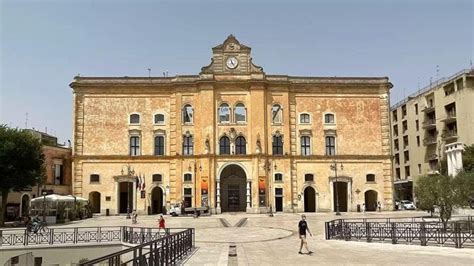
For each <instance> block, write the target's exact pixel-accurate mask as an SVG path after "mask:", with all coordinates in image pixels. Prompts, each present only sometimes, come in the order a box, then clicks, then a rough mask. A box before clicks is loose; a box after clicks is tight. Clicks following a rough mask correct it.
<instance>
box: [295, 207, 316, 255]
mask: <svg viewBox="0 0 474 266" xmlns="http://www.w3.org/2000/svg"><path fill="white" fill-rule="evenodd" d="M298 231H299V235H300V239H301V244H300V251H299V252H298V253H299V254H303V252H302V249H303V246H304V247H305V248H306V251H308V255H309V254H312V253H313V252H312V251H310V250H309V249H308V242H307V241H306V231H308V233H309V235H310V236H313V234H311V231H309V228H308V223H307V222H306V215H304V214H303V215H301V221H300V222H299V223H298Z"/></svg>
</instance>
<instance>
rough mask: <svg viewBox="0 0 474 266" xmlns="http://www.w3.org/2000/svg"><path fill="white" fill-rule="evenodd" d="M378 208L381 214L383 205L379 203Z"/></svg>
mask: <svg viewBox="0 0 474 266" xmlns="http://www.w3.org/2000/svg"><path fill="white" fill-rule="evenodd" d="M377 208H378V209H379V212H381V211H382V204H381V203H380V201H379V202H377Z"/></svg>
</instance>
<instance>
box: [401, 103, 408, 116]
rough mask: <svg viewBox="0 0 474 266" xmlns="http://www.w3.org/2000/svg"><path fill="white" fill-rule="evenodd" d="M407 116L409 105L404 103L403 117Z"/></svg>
mask: <svg viewBox="0 0 474 266" xmlns="http://www.w3.org/2000/svg"><path fill="white" fill-rule="evenodd" d="M405 116H407V106H406V105H404V106H402V118H405Z"/></svg>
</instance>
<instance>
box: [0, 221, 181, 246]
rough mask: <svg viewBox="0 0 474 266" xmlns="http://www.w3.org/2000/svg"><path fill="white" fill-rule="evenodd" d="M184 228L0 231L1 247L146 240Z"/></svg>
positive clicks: (138, 242)
mask: <svg viewBox="0 0 474 266" xmlns="http://www.w3.org/2000/svg"><path fill="white" fill-rule="evenodd" d="M183 230H186V229H185V228H166V229H165V230H161V232H159V229H158V228H146V227H130V226H120V227H119V226H101V227H71V228H67V227H62V228H61V227H59V228H51V227H49V228H47V229H46V230H44V231H42V232H38V233H33V232H31V231H28V230H26V229H4V230H0V248H1V247H2V246H32V245H64V244H91V243H112V242H116V243H129V244H142V243H147V242H150V241H153V240H156V239H159V238H162V237H164V236H166V235H170V234H172V233H174V232H179V231H183Z"/></svg>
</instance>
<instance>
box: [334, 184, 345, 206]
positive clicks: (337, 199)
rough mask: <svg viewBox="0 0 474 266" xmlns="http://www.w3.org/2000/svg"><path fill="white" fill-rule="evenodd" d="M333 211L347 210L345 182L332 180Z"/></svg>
mask: <svg viewBox="0 0 474 266" xmlns="http://www.w3.org/2000/svg"><path fill="white" fill-rule="evenodd" d="M333 195H334V200H333V202H334V211H337V204H338V203H339V211H341V212H347V182H333Z"/></svg>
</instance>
